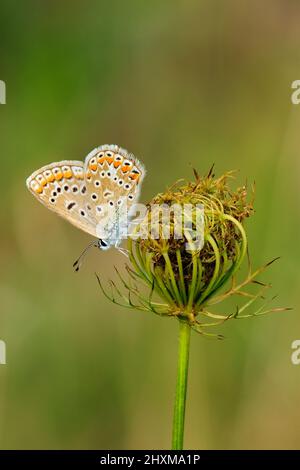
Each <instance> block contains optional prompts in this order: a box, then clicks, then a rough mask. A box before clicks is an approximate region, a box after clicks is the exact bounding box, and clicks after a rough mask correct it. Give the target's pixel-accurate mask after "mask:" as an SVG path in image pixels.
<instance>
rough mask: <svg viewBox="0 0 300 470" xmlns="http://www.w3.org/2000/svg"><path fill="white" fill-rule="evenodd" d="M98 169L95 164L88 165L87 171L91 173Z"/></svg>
mask: <svg viewBox="0 0 300 470" xmlns="http://www.w3.org/2000/svg"><path fill="white" fill-rule="evenodd" d="M97 168H98V165H97V163H89V169H90V170H92V171H96V170H97Z"/></svg>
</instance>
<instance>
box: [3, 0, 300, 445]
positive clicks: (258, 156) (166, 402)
mask: <svg viewBox="0 0 300 470" xmlns="http://www.w3.org/2000/svg"><path fill="white" fill-rule="evenodd" d="M299 18H300V5H299V2H296V1H286V0H265V1H264V2H262V1H261V0H252V1H251V2H250V1H248V2H247V1H240V0H236V1H234V0H228V1H224V2H223V1H214V0H213V1H212V0H202V1H197V0H180V1H179V0H172V1H168V0H165V1H161V0H160V1H157V0H154V1H152V2H146V1H138V0H127V1H124V0H123V1H114V0H111V1H109V2H107V1H93V0H92V1H73V2H70V1H58V0H56V1H53V0H52V1H44V2H39V1H33V0H29V1H26V2H19V1H17V0H3V1H2V2H1V7H0V79H1V80H5V82H6V85H7V104H6V105H1V106H0V129H1V137H0V155H1V174H2V180H1V215H0V220H1V244H0V260H1V262H0V338H1V339H3V340H4V341H5V342H6V345H7V365H1V366H0V447H1V448H9V449H16V448H61V449H65V448H79V449H90V448H100V449H101V448H102V449H105V448H109V449H116V448H120V449H135V448H146V449H151V448H169V446H170V434H171V424H172V408H173V395H174V386H175V375H176V354H177V330H178V325H177V322H176V321H172V320H171V319H160V318H158V317H156V316H154V315H151V314H149V313H142V312H132V311H130V310H125V309H121V308H117V307H114V306H113V305H111V304H110V303H109V302H108V301H107V300H106V299H105V298H104V297H103V295H102V294H101V292H100V290H99V287H98V284H97V282H96V279H95V276H94V271H97V272H98V273H99V274H100V276H102V277H103V278H106V277H107V278H109V277H110V276H113V270H114V268H113V266H114V265H117V266H122V264H123V263H124V259H123V257H122V255H119V254H118V253H117V252H116V251H115V250H111V251H109V252H106V253H100V252H97V251H96V250H95V251H94V252H93V253H92V254H90V256H89V258H88V260H87V261H86V263H85V264H84V266H83V269H82V271H81V272H80V273H79V274H77V275H75V274H74V273H73V270H72V262H73V261H74V259H75V258H76V257H77V256H78V254H79V253H80V252H81V250H82V249H83V248H84V247H85V246H86V244H87V242H88V241H89V240H90V237H88V236H87V235H86V234H84V233H83V232H80V231H78V230H76V229H74V228H73V227H72V226H71V225H68V224H67V223H66V222H64V221H62V220H61V219H60V218H58V217H57V216H56V215H55V214H53V213H51V212H50V211H47V210H46V209H45V208H44V207H43V206H42V205H40V204H38V203H37V201H36V200H35V199H34V198H33V197H32V196H31V195H30V194H29V192H28V191H27V189H26V187H25V178H26V177H27V176H28V175H29V174H30V173H31V172H32V171H33V170H35V169H36V168H38V167H40V166H42V165H45V164H46V163H49V162H51V161H56V160H62V159H76V160H78V159H83V158H84V157H85V155H86V154H87V153H88V152H89V151H90V150H91V149H93V148H94V147H95V146H97V145H100V144H104V143H116V144H119V145H122V146H123V147H125V148H128V149H129V150H130V151H132V152H134V153H135V154H136V156H138V157H140V158H141V160H142V161H143V162H144V163H145V165H146V168H147V177H146V179H145V182H144V185H143V191H142V197H141V201H143V202H146V201H148V200H149V199H150V198H151V197H152V196H153V195H154V194H156V193H157V192H159V191H162V190H164V188H165V187H166V186H167V185H169V184H171V183H173V182H174V180H176V179H178V178H181V177H183V178H192V167H196V168H197V169H198V171H199V173H201V174H204V173H207V171H208V169H209V168H210V166H211V165H212V163H215V167H216V173H217V174H221V173H222V172H224V171H226V170H229V169H238V170H239V172H238V175H237V182H236V184H242V183H243V182H244V181H245V180H246V179H247V180H248V181H249V182H253V181H255V183H256V187H257V190H256V203H255V208H256V213H255V215H254V216H253V217H252V218H251V219H250V220H249V221H248V222H247V228H248V233H249V243H250V250H251V254H252V258H253V264H254V266H258V265H260V264H262V263H264V262H266V261H268V260H270V259H272V258H274V257H275V256H281V260H280V261H279V262H277V263H276V264H274V265H273V266H272V267H271V268H270V270H269V271H268V272H267V273H266V275H265V276H264V279H265V280H267V281H269V282H272V284H273V293H274V294H279V297H278V299H277V300H276V301H275V305H278V306H279V305H280V306H293V307H294V310H293V311H292V312H283V313H273V314H271V315H270V316H267V317H263V318H261V319H251V320H244V321H240V322H238V321H231V322H228V323H227V324H226V325H224V326H223V327H221V328H219V330H218V331H220V332H222V333H223V334H225V336H226V340H225V341H222V342H221V341H220V342H218V341H209V340H207V339H204V338H202V337H201V336H198V335H197V334H193V336H192V342H191V363H190V377H189V379H190V380H189V396H188V406H187V424H186V439H185V443H186V447H187V448H200V449H217V448H298V449H299V448H300V407H299V389H300V366H295V365H292V363H291V360H290V356H291V352H292V350H291V343H292V341H293V340H295V339H300V320H299V306H300V299H299V281H300V272H299V254H300V253H299V243H298V240H299V228H300V223H299V215H300V214H299V147H300V143H299V130H298V129H299V126H300V106H299V107H297V106H295V105H292V104H291V99H290V95H291V83H292V81H293V80H296V79H300V70H299V63H300V62H299V59H300V51H299V40H300V29H299ZM234 184H235V183H234ZM234 307H235V301H234V300H233V301H232V302H231V304H230V305H228V313H230V311H232V309H234Z"/></svg>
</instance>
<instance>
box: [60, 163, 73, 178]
mask: <svg viewBox="0 0 300 470" xmlns="http://www.w3.org/2000/svg"><path fill="white" fill-rule="evenodd" d="M62 170H63V175H64V178H67V179H69V178H72V176H73V173H72V171H71V168H70V167H68V166H65V167H63V169H62Z"/></svg>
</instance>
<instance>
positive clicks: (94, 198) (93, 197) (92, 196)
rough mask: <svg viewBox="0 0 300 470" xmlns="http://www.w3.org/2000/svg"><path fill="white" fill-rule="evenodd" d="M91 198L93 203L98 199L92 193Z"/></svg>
mask: <svg viewBox="0 0 300 470" xmlns="http://www.w3.org/2000/svg"><path fill="white" fill-rule="evenodd" d="M91 198H92V199H93V200H94V201H96V200H97V199H98V196H97V194H96V193H93V194H92V195H91Z"/></svg>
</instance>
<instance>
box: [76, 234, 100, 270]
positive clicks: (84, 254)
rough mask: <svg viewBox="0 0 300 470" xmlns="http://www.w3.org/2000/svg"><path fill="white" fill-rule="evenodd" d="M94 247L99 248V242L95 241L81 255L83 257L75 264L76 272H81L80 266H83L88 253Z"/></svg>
mask: <svg viewBox="0 0 300 470" xmlns="http://www.w3.org/2000/svg"><path fill="white" fill-rule="evenodd" d="M93 246H95V247H96V248H97V247H98V241H96V242H95V241H94V242H92V243H90V244H89V245H88V246H87V247H86V248H85V249H84V250H83V252H82V253H81V255H80V256H79V258H78V259H77V260H76V261H75V262H74V263H73V268H75V271H76V272H78V271H79V268H80V266H81V265H82V262H83V260H84V258H85V256H86V254H87V252H88V251H89V249H90V248H92V247H93Z"/></svg>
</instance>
